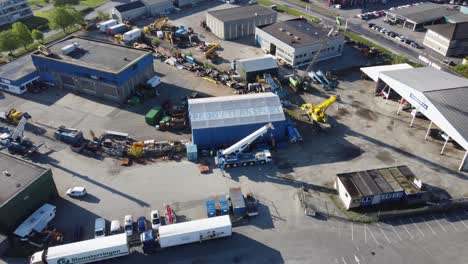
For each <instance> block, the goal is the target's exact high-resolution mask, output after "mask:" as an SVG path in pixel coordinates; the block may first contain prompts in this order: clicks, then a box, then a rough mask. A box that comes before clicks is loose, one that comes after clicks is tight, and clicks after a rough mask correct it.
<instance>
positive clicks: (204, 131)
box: [188, 93, 286, 148]
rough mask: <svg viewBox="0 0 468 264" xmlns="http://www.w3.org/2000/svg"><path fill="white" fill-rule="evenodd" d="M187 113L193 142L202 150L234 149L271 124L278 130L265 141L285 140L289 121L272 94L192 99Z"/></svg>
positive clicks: (271, 132) (274, 130)
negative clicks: (233, 146) (241, 141)
mask: <svg viewBox="0 0 468 264" xmlns="http://www.w3.org/2000/svg"><path fill="white" fill-rule="evenodd" d="M188 111H189V119H190V123H191V127H192V142H193V143H194V144H196V145H197V146H198V147H199V148H200V147H201V148H203V147H214V146H228V145H231V144H233V143H236V142H237V141H239V140H241V139H243V138H244V137H246V136H248V135H250V134H251V133H252V132H254V131H255V130H257V129H259V128H260V127H262V126H264V125H265V124H268V123H272V124H273V126H274V128H275V129H273V130H270V132H269V133H267V135H265V136H263V137H262V139H263V140H265V141H266V142H271V140H272V139H274V140H275V141H276V142H278V141H283V140H284V139H285V137H286V117H285V115H284V112H283V108H282V106H281V102H280V99H279V97H278V96H277V95H275V94H273V93H258V94H246V95H235V96H220V97H210V98H200V99H189V100H188Z"/></svg>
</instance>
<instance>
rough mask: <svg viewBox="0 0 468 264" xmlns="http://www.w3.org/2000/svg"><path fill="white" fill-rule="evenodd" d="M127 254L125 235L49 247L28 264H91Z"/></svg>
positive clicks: (33, 257) (32, 257) (35, 254)
mask: <svg viewBox="0 0 468 264" xmlns="http://www.w3.org/2000/svg"><path fill="white" fill-rule="evenodd" d="M128 254H129V249H128V243H127V234H125V233H123V234H118V235H113V236H107V237H102V238H95V239H90V240H85V241H81V242H76V243H70V244H65V245H60V246H55V247H49V248H47V249H45V250H43V251H40V252H36V253H34V255H32V256H31V259H30V264H73V263H80V264H83V263H91V262H96V261H101V260H104V259H110V258H116V257H121V256H126V255H128Z"/></svg>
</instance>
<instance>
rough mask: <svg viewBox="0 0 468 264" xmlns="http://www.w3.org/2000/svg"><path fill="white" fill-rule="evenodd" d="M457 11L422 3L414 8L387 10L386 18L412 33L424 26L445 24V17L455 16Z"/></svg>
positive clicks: (443, 6)
mask: <svg viewBox="0 0 468 264" xmlns="http://www.w3.org/2000/svg"><path fill="white" fill-rule="evenodd" d="M457 13H458V11H457V10H454V9H449V8H447V6H445V5H437V4H434V3H424V4H420V5H416V6H410V7H406V8H400V9H395V10H388V11H387V15H386V18H387V19H388V18H395V19H397V20H398V21H399V23H401V24H402V25H403V27H406V28H409V29H411V30H413V31H415V30H421V29H423V28H424V27H425V26H428V25H434V24H441V23H445V17H447V16H451V15H454V14H457Z"/></svg>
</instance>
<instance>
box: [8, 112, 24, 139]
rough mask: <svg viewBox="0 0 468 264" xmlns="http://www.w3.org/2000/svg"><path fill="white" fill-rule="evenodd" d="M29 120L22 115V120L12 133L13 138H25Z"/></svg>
mask: <svg viewBox="0 0 468 264" xmlns="http://www.w3.org/2000/svg"><path fill="white" fill-rule="evenodd" d="M27 122H28V119H27V118H26V117H24V116H23V117H21V120H20V121H19V123H18V125H17V126H16V128H15V131H13V134H12V135H11V138H12V139H13V140H16V139H17V138H21V139H22V138H23V132H24V127H25V126H26V123H27Z"/></svg>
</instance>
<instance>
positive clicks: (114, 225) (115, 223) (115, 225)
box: [110, 220, 120, 235]
mask: <svg viewBox="0 0 468 264" xmlns="http://www.w3.org/2000/svg"><path fill="white" fill-rule="evenodd" d="M110 234H111V235H116V234H120V222H119V220H112V222H111V226H110Z"/></svg>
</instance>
